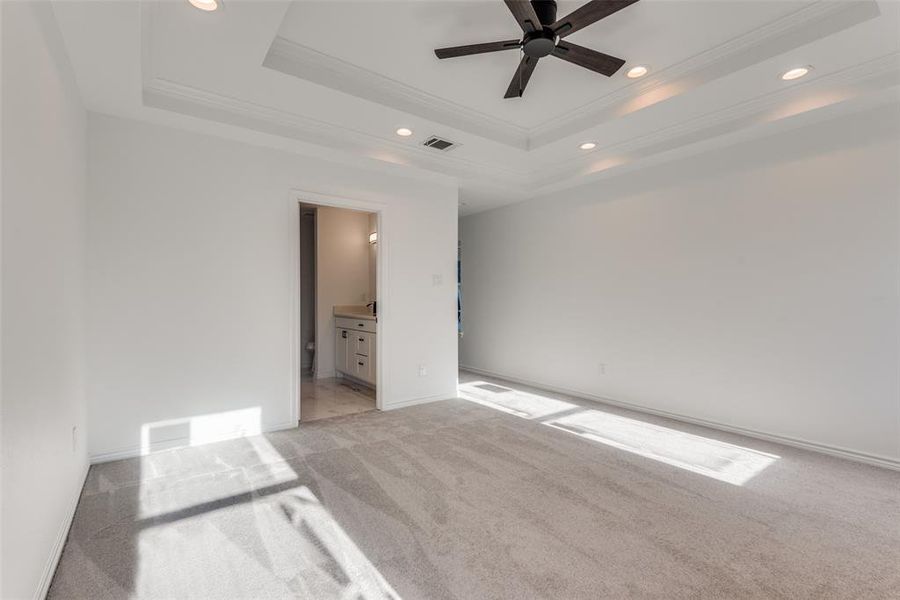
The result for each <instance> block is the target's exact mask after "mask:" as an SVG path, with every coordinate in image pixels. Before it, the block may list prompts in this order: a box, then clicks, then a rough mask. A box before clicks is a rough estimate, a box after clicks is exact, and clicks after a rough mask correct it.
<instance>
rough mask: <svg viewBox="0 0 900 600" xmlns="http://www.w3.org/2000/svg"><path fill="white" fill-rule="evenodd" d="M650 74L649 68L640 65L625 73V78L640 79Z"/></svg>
mask: <svg viewBox="0 0 900 600" xmlns="http://www.w3.org/2000/svg"><path fill="white" fill-rule="evenodd" d="M649 72H650V68H649V67H646V66H644V65H638V66H636V67H631V68H630V69H628V72H627V73H625V77H627V78H628V79H637V78H638V77H643V76H644V75H646V74H647V73H649Z"/></svg>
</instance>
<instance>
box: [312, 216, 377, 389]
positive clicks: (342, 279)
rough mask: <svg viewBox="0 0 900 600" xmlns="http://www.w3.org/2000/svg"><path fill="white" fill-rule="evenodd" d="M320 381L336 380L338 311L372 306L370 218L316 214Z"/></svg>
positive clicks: (317, 370) (317, 328)
mask: <svg viewBox="0 0 900 600" xmlns="http://www.w3.org/2000/svg"><path fill="white" fill-rule="evenodd" d="M316 217H317V218H316V296H317V298H316V299H317V301H316V310H317V312H318V315H317V316H316V331H317V332H318V338H319V339H318V340H317V341H316V348H317V351H318V352H319V354H318V356H317V358H316V377H317V378H322V377H334V307H335V305H341V304H366V303H367V302H369V300H368V296H369V214H368V213H365V212H361V211H357V210H347V209H344V208H331V207H327V206H322V207H319V209H318V210H317V211H316Z"/></svg>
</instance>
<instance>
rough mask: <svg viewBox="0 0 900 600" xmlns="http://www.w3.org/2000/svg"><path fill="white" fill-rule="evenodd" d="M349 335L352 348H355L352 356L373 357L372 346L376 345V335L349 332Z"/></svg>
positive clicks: (363, 332)
mask: <svg viewBox="0 0 900 600" xmlns="http://www.w3.org/2000/svg"><path fill="white" fill-rule="evenodd" d="M347 334H348V335H349V336H351V338H350V347H351V348H353V352H352V354H359V355H361V356H371V355H372V344H373V343H375V334H374V333H367V332H365V331H349V332H347Z"/></svg>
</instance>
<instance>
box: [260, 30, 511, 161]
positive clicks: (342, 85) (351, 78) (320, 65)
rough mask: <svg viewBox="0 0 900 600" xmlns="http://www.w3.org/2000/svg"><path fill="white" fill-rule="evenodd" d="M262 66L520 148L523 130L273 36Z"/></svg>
mask: <svg viewBox="0 0 900 600" xmlns="http://www.w3.org/2000/svg"><path fill="white" fill-rule="evenodd" d="M262 64H263V66H264V67H267V68H269V69H272V70H275V71H279V72H281V73H284V74H287V75H292V76H294V77H298V78H300V79H304V80H306V81H311V82H313V83H316V84H319V85H322V86H325V87H327V88H330V89H333V90H338V91H341V92H345V93H347V94H351V95H353V96H356V97H358V98H362V99H363V100H368V101H370V102H376V103H378V104H382V105H384V106H387V107H389V108H393V109H396V110H402V111H406V112H408V113H410V114H414V115H417V116H420V117H422V118H425V119H429V120H431V121H435V122H437V123H442V124H444V125H447V126H448V127H453V128H454V129H459V130H460V131H465V132H467V133H472V134H475V135H479V136H481V137H485V138H487V139H491V140H494V141H496V142H500V143H503V144H507V145H509V146H513V147H515V148H520V149H522V150H527V149H528V131H527V130H526V129H525V128H523V127H520V126H518V125H516V124H514V123H510V122H509V121H504V120H502V119H498V118H496V117H492V116H490V115H486V114H484V113H482V112H479V111H477V110H474V109H471V108H468V107H466V106H463V105H461V104H458V103H455V102H451V101H449V100H447V99H445V98H441V97H440V96H435V95H434V94H429V93H428V92H425V91H423V90H420V89H417V88H414V87H412V86H409V85H406V84H405V83H401V82H399V81H397V80H395V79H391V78H389V77H385V76H384V75H380V74H378V73H375V72H373V71H369V70H368V69H364V68H362V67H359V66H356V65H354V64H351V63H349V62H346V61H344V60H341V59H339V58H335V57H333V56H329V55H327V54H324V53H322V52H319V51H318V50H313V49H312V48H308V47H306V46H303V45H301V44H298V43H296V42H293V41H291V40H288V39H286V38H283V37H281V36H276V37H275V40H274V41H273V42H272V46H271V47H270V48H269V52H268V53H267V54H266V57H265V59H264V60H263V63H262Z"/></svg>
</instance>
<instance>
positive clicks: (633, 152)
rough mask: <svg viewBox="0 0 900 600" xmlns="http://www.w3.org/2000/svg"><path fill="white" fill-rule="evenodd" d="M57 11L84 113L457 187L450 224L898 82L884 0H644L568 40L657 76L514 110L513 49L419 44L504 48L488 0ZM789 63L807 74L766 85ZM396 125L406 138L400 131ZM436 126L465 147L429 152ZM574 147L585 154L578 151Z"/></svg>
mask: <svg viewBox="0 0 900 600" xmlns="http://www.w3.org/2000/svg"><path fill="white" fill-rule="evenodd" d="M580 4H581V3H580V2H568V1H566V2H560V6H559V14H560V15H563V14H566V13H567V12H569V11H571V10H573V9H574V8H577V7H578V6H579V5H580ZM54 7H55V11H56V14H57V18H58V21H59V23H60V28H61V30H62V32H63V37H64V39H65V41H66V45H67V48H68V50H69V54H70V57H71V59H72V63H73V67H74V68H75V71H76V77H77V79H78V83H79V86H80V87H81V90H82V93H83V95H84V98H85V102H86V104H87V105H88V107H89V108H90V109H92V110H96V111H100V112H106V113H112V114H117V115H122V116H128V117H133V118H140V119H144V120H154V121H160V122H165V123H168V124H173V125H176V126H180V127H191V128H194V129H203V130H205V131H210V132H212V133H216V134H218V135H227V136H231V137H242V138H244V139H248V140H252V141H253V142H254V143H263V144H266V145H274V146H278V147H284V148H288V149H292V150H295V151H303V152H315V153H316V154H318V155H323V154H325V155H327V156H329V157H331V158H333V159H335V160H346V161H348V162H357V163H359V162H360V161H362V162H364V163H365V164H369V165H371V166H373V167H374V168H389V169H393V170H396V171H398V172H404V173H407V174H409V175H410V176H416V177H429V176H432V175H434V174H437V175H435V176H439V177H446V176H449V177H453V178H456V179H457V180H458V181H459V182H460V197H461V200H462V202H463V203H464V206H462V208H461V212H463V213H468V212H475V211H478V210H483V209H486V208H490V207H493V206H497V205H501V204H505V203H508V202H514V201H519V200H523V199H527V198H531V197H535V196H539V195H543V194H546V193H548V192H551V191H553V190H555V189H559V188H562V187H567V186H571V185H578V184H580V183H584V182H586V181H589V180H592V179H595V178H597V177H603V176H608V175H609V174H613V173H616V172H620V171H622V170H624V169H633V168H639V167H640V166H641V165H644V164H648V163H649V162H653V161H659V160H665V159H667V158H671V157H674V156H677V155H681V154H684V153H687V152H695V151H699V150H702V149H705V148H710V147H715V146H717V145H723V144H727V143H733V142H734V141H735V140H738V139H746V138H747V137H752V136H758V135H765V134H767V133H769V132H771V131H774V130H776V129H782V128H785V127H790V126H792V125H794V124H799V123H800V122H807V121H809V120H810V119H817V118H828V117H829V116H831V115H833V114H838V113H840V112H842V111H851V110H859V109H860V108H862V107H866V106H869V105H872V104H873V103H878V102H883V101H886V100H888V99H890V98H896V96H897V90H898V86H900V4H898V3H897V2H895V1H876V0H853V1H850V0H846V1H828V2H825V1H822V0H817V1H813V0H785V1H761V0H750V1H748V0H705V1H697V0H641V1H640V2H638V3H637V4H634V5H632V6H630V7H628V8H626V9H624V10H622V11H620V12H619V13H616V14H614V15H612V16H610V17H608V18H607V19H605V20H603V21H601V22H599V23H596V24H594V25H592V26H590V27H588V28H586V29H584V30H581V31H579V32H576V33H575V34H573V35H572V36H571V37H570V38H568V39H570V40H571V41H572V42H574V43H578V44H581V45H584V46H587V47H590V48H594V49H597V50H600V51H602V52H606V53H608V54H613V55H616V56H619V57H622V58H624V59H625V60H626V61H627V63H626V67H625V69H627V68H628V67H629V66H631V65H634V64H649V65H651V67H652V71H651V74H650V75H648V76H647V77H645V78H643V79H640V80H636V81H632V80H629V79H627V78H625V77H624V71H625V69H623V70H622V71H621V72H620V73H619V74H617V75H615V76H614V77H612V78H606V77H603V76H601V75H598V74H596V73H593V72H590V71H587V70H585V69H581V68H579V67H576V66H574V65H571V64H569V63H566V62H564V61H561V60H558V59H555V58H553V57H548V58H546V59H543V60H542V61H541V64H539V65H538V68H537V70H536V71H535V75H534V76H533V77H532V79H531V82H530V83H529V86H528V88H527V90H526V93H525V96H524V97H523V98H517V99H511V100H504V99H503V93H504V91H505V89H506V86H507V85H508V83H509V80H510V78H511V77H512V73H513V71H514V70H515V66H516V62H517V60H518V53H517V52H516V51H509V52H498V53H492V54H485V55H479V56H471V57H465V58H457V59H448V60H442V61H441V60H438V59H436V58H435V56H434V54H433V52H432V50H433V49H434V48H437V47H442V46H452V45H462V44H468V43H477V42H484V41H494V40H503V39H513V38H515V37H517V36H518V33H517V32H518V27H517V25H516V23H515V21H514V20H513V19H512V17H511V16H510V15H509V14H508V12H507V9H506V7H505V6H504V5H503V2H502V1H501V0H481V1H476V2H472V1H446V0H444V1H439V0H405V1H382V0H368V1H354V2H349V1H347V2H344V1H341V0H327V1H316V2H311V1H300V2H287V1H271V2H270V1H265V0H261V1H260V0H255V1H241V0H226V1H225V5H224V9H223V10H220V11H217V12H215V13H203V12H200V11H198V10H196V9H194V8H193V7H191V6H190V5H189V4H188V3H187V1H186V0H170V1H166V2H90V1H85V2H80V1H71V0H69V1H60V2H56V3H55V4H54ZM798 64H812V65H814V66H815V70H814V71H813V72H812V74H811V75H810V76H808V77H806V78H804V79H801V80H799V81H796V82H791V83H787V82H783V81H781V80H780V79H779V77H778V75H779V74H780V73H781V72H783V71H784V70H786V69H787V68H789V67H792V66H795V65H798ZM401 126H405V127H410V128H411V129H413V131H414V135H413V136H411V137H410V138H399V137H397V136H396V135H394V130H395V129H396V128H397V127H401ZM431 134H438V135H441V136H443V137H447V138H449V139H451V140H453V141H455V142H458V143H459V144H460V145H459V147H457V148H455V149H453V150H451V151H450V152H446V153H441V152H437V151H434V150H431V149H428V148H424V147H423V146H421V141H422V140H423V139H424V138H425V137H426V136H428V135H431ZM585 140H592V141H596V142H597V145H598V146H597V148H596V149H595V150H593V151H591V152H583V151H581V150H579V149H578V144H579V143H580V142H582V141H585Z"/></svg>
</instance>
